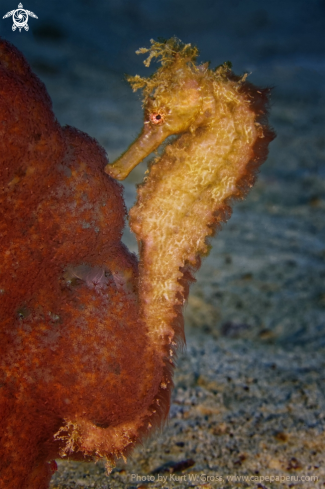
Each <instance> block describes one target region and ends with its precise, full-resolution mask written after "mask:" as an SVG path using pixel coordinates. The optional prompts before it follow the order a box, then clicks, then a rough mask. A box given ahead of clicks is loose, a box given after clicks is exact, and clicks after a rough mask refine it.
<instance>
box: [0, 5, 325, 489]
mask: <svg viewBox="0 0 325 489" xmlns="http://www.w3.org/2000/svg"><path fill="white" fill-rule="evenodd" d="M16 1H17V0H14V1H13V0H4V1H2V2H1V12H2V13H1V12H0V13H1V18H0V35H1V36H2V37H4V38H5V39H7V40H9V41H11V42H12V43H13V44H15V45H16V46H17V47H18V48H19V49H20V50H21V51H22V52H23V54H24V55H25V56H26V58H27V60H28V62H29V63H30V64H31V66H32V69H33V70H34V71H35V72H36V73H37V74H38V76H39V77H40V78H41V80H43V81H44V83H45V84H46V86H47V89H48V91H49V94H50V96H51V98H52V100H53V108H54V112H55V114H56V116H57V118H58V120H59V122H60V123H61V124H69V125H72V126H75V127H77V128H78V129H80V130H82V131H85V132H87V133H88V134H89V135H91V136H92V137H95V138H96V139H97V140H98V141H99V142H100V144H102V145H103V146H104V148H105V149H106V151H107V154H108V157H109V159H110V161H113V160H114V159H115V158H117V157H118V156H119V155H120V154H121V153H122V152H123V151H125V149H126V148H127V147H128V145H129V144H130V143H131V142H132V141H133V140H134V139H135V137H136V136H137V135H138V133H139V132H140V130H141V127H142V117H143V116H142V109H141V100H140V96H139V95H138V94H133V93H132V90H131V88H130V87H129V86H128V84H127V82H126V81H125V78H124V75H125V73H127V74H130V75H135V74H139V75H144V76H148V74H149V73H151V72H153V71H154V70H155V65H154V64H152V66H151V67H150V69H148V68H145V67H144V65H143V63H142V61H143V57H141V56H137V55H136V54H135V51H136V50H137V49H138V48H139V47H148V46H149V40H150V39H151V38H154V39H157V38H158V37H163V38H169V37H171V36H174V35H175V36H177V37H179V38H180V39H181V40H182V41H183V42H186V43H188V42H190V43H192V44H196V45H197V46H198V47H199V49H200V52H201V57H200V58H199V60H200V61H211V66H212V67H214V66H217V65H219V64H221V63H223V62H224V61H231V62H232V64H233V70H234V72H235V73H236V74H242V73H245V72H248V73H249V74H250V75H249V80H250V81H251V82H252V83H254V84H256V85H260V86H262V87H265V86H269V87H273V93H272V100H271V107H270V114H271V117H270V121H271V125H272V127H273V128H274V129H275V131H276V133H277V138H276V139H275V141H273V142H272V143H271V147H270V154H269V158H268V160H267V161H266V163H265V164H264V165H263V166H262V168H261V171H260V175H259V178H258V181H257V184H256V185H255V187H254V188H253V190H252V191H251V193H250V194H249V196H248V198H247V199H246V200H245V201H243V202H237V203H235V205H234V213H233V216H232V218H231V219H230V221H229V222H228V224H226V225H224V226H223V229H222V231H221V232H220V233H219V234H218V235H217V236H216V237H215V238H214V239H213V240H212V245H213V247H212V251H211V253H210V255H209V257H208V258H206V259H205V260H204V262H203V265H202V268H201V270H200V271H199V273H198V274H197V277H196V278H197V283H196V284H194V285H193V286H192V289H191V295H190V297H189V301H188V304H187V306H186V311H185V316H186V334H187V349H186V350H185V351H184V352H183V353H182V354H180V356H179V360H178V367H177V369H176V372H175V390H174V394H173V404H172V408H171V413H170V420H169V422H168V425H167V426H166V427H165V429H164V430H163V432H162V433H158V434H157V435H156V436H154V437H153V438H151V439H150V440H148V441H147V442H146V443H145V444H144V445H143V446H141V447H139V448H138V449H137V450H136V451H135V452H134V453H133V455H132V456H131V457H130V459H129V460H128V463H127V465H125V464H124V463H123V462H119V463H118V465H117V468H116V469H115V470H114V471H113V473H112V475H111V476H110V478H107V477H106V475H105V468H104V465H102V464H101V463H98V464H97V465H95V464H83V463H76V462H68V461H63V462H61V461H60V462H59V463H58V464H59V470H58V472H57V473H56V474H55V476H54V477H53V483H52V487H53V488H54V487H55V488H58V489H59V488H60V489H63V488H64V489H68V488H81V487H83V488H88V487H89V488H90V487H95V488H131V487H134V488H135V487H142V486H143V487H148V488H150V487H178V488H180V489H181V488H185V487H205V488H210V487H223V488H228V487H229V488H232V487H237V486H238V487H252V488H253V487H254V488H255V487H267V488H273V487H281V486H280V485H279V482H278V483H272V482H263V481H262V479H261V478H260V479H258V478H259V477H262V476H263V477H264V476H266V475H271V474H273V475H277V476H279V477H280V476H282V477H284V476H285V477H287V476H290V477H291V476H292V477H294V478H295V479H292V481H293V482H285V483H283V486H284V487H304V488H309V487H313V488H314V487H317V488H318V487H319V488H320V487H324V484H325V466H324V459H325V432H324V428H325V397H324V392H325V389H324V380H325V370H324V367H325V355H324V353H325V287H324V282H325V263H324V261H325V240H324V238H325V229H324V227H325V226H324V222H325V218H324V211H325V192H324V191H325V165H324V147H325V138H324V133H325V130H324V116H325V107H324V91H325V86H324V75H325V56H324V54H325V36H324V33H325V2H324V0H317V1H316V0H310V1H309V2H308V3H307V2H304V1H301V0H295V1H293V0H284V1H279V0H277V1H270V2H267V3H266V2H258V1H257V0H250V1H249V0H248V1H245V2H243V1H237V0H231V1H227V2H221V1H218V2H217V1H213V0H201V1H199V2H198V1H195V0H188V1H184V0H173V1H171V0H165V1H162V0H159V1H148V0H140V1H131V0H115V1H113V0H97V1H96V2H91V1H90V0H83V1H82V0H70V1H69V2H63V1H62V0H47V1H46V2H43V1H40V0H29V1H28V3H25V2H24V3H23V6H24V8H25V9H28V10H31V11H32V12H34V13H35V14H36V15H37V16H38V19H34V18H29V28H30V29H29V31H28V32H25V31H24V30H22V32H21V33H19V31H18V30H17V31H16V32H12V29H11V26H12V19H11V18H8V19H2V17H3V15H5V13H6V12H8V11H10V10H13V9H15V8H17V5H16V3H15V2H16ZM144 171H145V165H144V164H142V165H141V166H140V167H138V168H137V169H136V170H135V171H134V173H132V174H131V175H130V177H129V178H128V179H127V180H126V182H125V184H124V185H125V199H126V204H127V206H128V207H131V206H132V204H133V202H134V199H135V184H136V183H138V182H141V180H142V178H143V173H144ZM124 241H125V242H126V243H127V245H128V246H129V247H130V248H131V250H133V251H136V250H137V247H136V243H135V239H134V238H133V236H132V235H131V234H130V233H129V232H128V230H126V231H125V235H124ZM132 474H138V475H139V476H140V475H143V476H147V475H153V476H154V480H151V481H144V482H140V481H139V480H136V479H134V478H132ZM159 474H161V476H162V475H164V476H168V483H167V485H166V484H165V485H164V484H163V482H161V481H162V479H160V480H158V475H159ZM175 474H178V475H187V478H185V479H184V478H183V480H180V481H175V480H173V478H172V479H170V475H175ZM189 474H192V475H193V476H195V477H196V476H198V479H197V480H192V481H190V480H189V477H188V475H189ZM202 474H206V475H209V474H210V475H211V477H212V476H216V475H217V474H219V475H220V476H222V477H223V482H220V481H219V482H218V481H216V480H213V479H211V480H210V481H207V480H204V477H203V478H202ZM235 475H237V476H240V475H243V476H247V475H248V476H251V477H256V479H255V480H253V479H252V480H250V481H248V482H243V481H237V482H236V483H234V482H229V481H228V480H227V476H235ZM315 475H316V476H317V477H318V481H317V482H308V479H307V477H306V476H308V477H311V476H315ZM302 476H304V477H305V479H304V480H303V479H302ZM194 479H195V478H194ZM259 481H260V482H259ZM261 481H262V482H263V483H262V482H261ZM235 484H237V485H236V486H235ZM290 484H293V485H291V486H290ZM141 485H142V486H141Z"/></svg>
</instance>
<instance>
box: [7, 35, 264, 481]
mask: <svg viewBox="0 0 325 489" xmlns="http://www.w3.org/2000/svg"><path fill="white" fill-rule="evenodd" d="M140 51H141V52H145V51H147V50H144V49H142V50H140ZM149 51H150V56H149V62H150V60H151V59H152V58H153V57H157V56H159V57H161V60H162V68H160V69H159V70H158V71H157V72H156V74H155V75H154V76H153V77H151V78H149V79H142V78H140V77H133V78H130V82H131V83H132V85H133V87H134V88H140V87H144V98H145V100H144V103H145V124H144V129H143V132H142V134H141V135H140V137H139V139H138V140H137V141H136V142H135V143H134V145H132V146H131V147H130V148H129V150H128V151H127V152H126V153H125V154H124V155H123V156H122V157H121V158H120V159H119V160H118V161H117V162H115V164H113V165H108V164H107V163H108V162H107V158H106V155H105V152H104V150H103V149H102V148H101V147H100V146H99V145H98V143H97V142H96V141H95V140H93V139H91V138H90V137H89V136H87V135H86V134H84V133H81V132H80V131H78V130H76V129H73V128H71V127H63V128H62V127H61V126H60V125H59V124H58V122H57V121H56V119H55V117H54V115H53V112H52V109H51V101H50V99H49V96H48V94H47V92H46V90H45V87H44V85H43V84H42V83H41V82H40V80H39V79H38V78H37V77H36V76H35V75H34V74H33V73H32V72H31V70H30V68H29V66H28V64H27V63H26V61H25V60H24V58H23V57H22V55H21V54H20V53H19V52H18V51H17V50H16V49H15V48H14V47H13V46H12V45H10V44H9V43H7V42H5V41H1V42H0V80H1V84H0V94H1V96H0V114H1V129H0V131H1V139H0V180H1V197H0V198H1V213H2V215H1V222H0V226H1V228H0V229H1V241H0V253H1V270H0V301H1V302H0V319H1V323H0V324H1V327H0V334H1V341H0V416H1V425H0V488H1V489H2V488H6V489H18V488H19V489H45V488H46V487H48V482H49V480H50V477H51V474H52V473H53V471H54V470H55V462H53V459H54V458H57V457H59V456H62V457H63V456H69V457H71V458H74V459H76V460H78V459H83V458H86V459H92V458H96V457H105V458H106V459H107V460H108V463H113V462H114V459H115V458H116V457H119V456H124V455H125V454H127V453H128V451H129V450H130V449H131V448H132V447H133V446H134V444H135V443H136V442H137V441H139V440H140V439H141V437H142V436H144V435H145V434H147V433H150V431H151V430H152V428H153V427H154V426H155V425H157V424H160V423H161V422H162V421H163V420H164V419H165V418H166V416H167V414H168V410H169V398H170V391H171V387H172V380H171V377H172V368H173V366H174V364H173V357H174V354H175V348H176V346H177V339H182V338H183V324H182V314H181V308H182V305H183V303H184V301H185V299H186V297H187V293H188V286H189V284H190V282H191V281H192V280H193V278H192V275H191V272H192V271H193V270H194V269H196V268H197V267H198V266H199V260H200V256H202V255H204V254H206V253H207V252H208V245H207V243H206V237H207V236H211V235H212V234H213V232H214V230H215V229H216V227H217V226H218V224H219V223H220V222H221V221H224V220H225V219H226V218H227V217H229V215H230V208H229V199H230V198H231V197H236V198H239V197H243V196H244V195H245V193H246V192H247V190H248V189H249V188H250V187H251V186H252V184H253V182H254V178H255V173H256V169H257V168H258V166H259V164H260V163H261V162H262V161H263V160H264V159H265V158H266V153H267V146H268V143H269V142H270V141H271V139H272V138H273V133H272V131H270V130H269V129H268V128H267V126H266V124H265V121H264V119H263V117H264V116H265V113H266V112H265V105H266V103H267V94H268V92H267V90H258V89H255V88H254V87H253V86H251V85H250V84H248V83H247V82H246V81H245V79H244V78H238V77H235V76H234V75H233V74H232V72H231V71H230V69H229V67H228V66H227V65H224V66H221V67H219V68H218V69H217V70H216V71H214V72H213V71H211V70H209V68H208V66H207V65H200V66H196V65H195V58H196V55H197V51H196V49H195V48H192V47H191V46H190V45H183V44H182V43H180V42H179V41H177V40H175V39H172V40H170V41H168V42H161V43H153V45H152V47H151V49H150V50H149ZM172 134H178V135H180V137H179V138H178V139H177V140H176V141H174V142H173V143H172V144H170V145H168V146H167V147H166V149H165V152H164V153H163V155H162V157H161V158H158V159H157V160H156V161H155V162H154V164H153V166H152V167H151V170H150V174H149V176H148V177H147V178H146V182H145V184H144V185H143V186H142V187H141V188H140V189H139V198H138V202H137V204H136V205H135V207H134V208H133V209H132V210H131V213H130V216H131V228H132V230H133V231H134V232H135V234H136V236H137V238H138V241H139V243H140V266H139V270H138V265H137V259H136V257H135V256H134V255H132V254H131V253H129V252H128V250H127V249H126V248H125V246H124V245H123V244H122V243H121V234H122V229H123V225H124V218H125V207H124V203H123V198H122V191H121V187H120V185H119V184H118V183H117V182H116V181H115V180H114V179H113V178H111V177H110V176H108V175H107V174H106V173H109V174H111V176H113V177H115V178H118V179H122V178H123V177H124V176H126V175H127V173H128V172H129V171H130V170H131V169H132V168H133V167H134V166H135V165H136V164H138V163H139V162H140V161H141V160H142V159H143V158H144V157H145V156H147V155H148V154H150V153H151V152H152V151H153V150H154V149H156V148H157V147H158V146H159V145H160V144H161V143H162V142H163V141H164V139H165V138H166V137H168V136H170V135H172ZM104 168H105V171H106V173H105V172H104Z"/></svg>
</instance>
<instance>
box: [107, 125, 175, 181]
mask: <svg viewBox="0 0 325 489" xmlns="http://www.w3.org/2000/svg"><path fill="white" fill-rule="evenodd" d="M168 136H170V131H169V130H168V129H167V128H166V127H164V126H160V127H154V126H152V125H151V124H150V123H145V126H144V128H143V130H142V132H141V134H140V136H139V137H138V139H136V140H135V141H134V143H133V144H131V146H130V147H129V149H127V150H126V152H125V153H124V154H122V156H121V157H120V158H118V159H117V160H116V161H114V162H113V163H112V164H108V165H106V167H105V172H106V173H108V175H110V176H111V177H113V178H115V179H116V180H124V179H125V178H126V177H127V176H128V174H129V173H130V172H131V171H132V170H133V168H134V167H136V166H137V165H138V164H139V163H141V161H142V160H143V159H144V158H146V156H148V155H150V153H152V151H154V150H155V149H157V148H158V146H160V144H161V143H162V142H163V141H164V140H165V139H166V138H167V137H168Z"/></svg>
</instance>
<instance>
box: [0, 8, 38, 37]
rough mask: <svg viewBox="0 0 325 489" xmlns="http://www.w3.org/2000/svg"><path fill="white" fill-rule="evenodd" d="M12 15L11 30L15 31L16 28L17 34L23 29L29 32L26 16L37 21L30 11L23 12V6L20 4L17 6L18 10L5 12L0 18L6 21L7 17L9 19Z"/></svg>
mask: <svg viewBox="0 0 325 489" xmlns="http://www.w3.org/2000/svg"><path fill="white" fill-rule="evenodd" d="M11 15H12V20H13V24H12V30H13V31H15V30H16V29H17V27H18V29H19V32H21V30H22V28H24V29H25V31H28V30H29V26H28V16H29V15H30V16H31V17H34V19H38V17H37V15H35V14H34V12H31V11H30V10H25V9H23V4H22V3H20V4H19V5H18V8H17V9H16V10H11V12H7V13H6V15H4V16H3V17H2V18H3V19H6V18H7V17H10V16H11Z"/></svg>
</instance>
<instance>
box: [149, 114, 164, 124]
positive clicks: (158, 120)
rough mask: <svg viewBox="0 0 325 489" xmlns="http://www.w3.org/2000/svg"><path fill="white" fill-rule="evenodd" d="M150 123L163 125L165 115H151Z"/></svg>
mask: <svg viewBox="0 0 325 489" xmlns="http://www.w3.org/2000/svg"><path fill="white" fill-rule="evenodd" d="M150 122H152V123H153V124H161V123H162V122H164V116H163V114H161V113H159V112H155V113H153V114H150Z"/></svg>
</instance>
